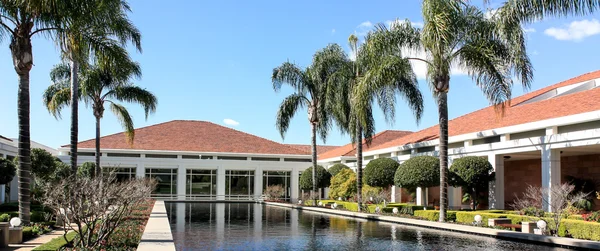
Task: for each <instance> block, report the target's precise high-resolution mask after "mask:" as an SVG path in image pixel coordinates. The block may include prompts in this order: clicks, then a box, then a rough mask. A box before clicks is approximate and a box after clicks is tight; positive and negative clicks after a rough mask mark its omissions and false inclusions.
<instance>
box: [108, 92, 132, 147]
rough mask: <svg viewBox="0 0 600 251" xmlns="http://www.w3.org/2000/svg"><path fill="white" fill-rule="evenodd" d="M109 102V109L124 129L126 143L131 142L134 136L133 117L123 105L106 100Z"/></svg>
mask: <svg viewBox="0 0 600 251" xmlns="http://www.w3.org/2000/svg"><path fill="white" fill-rule="evenodd" d="M107 102H109V103H110V110H111V111H112V112H113V113H114V114H115V116H116V117H117V119H118V120H119V122H120V123H121V126H122V127H123V129H125V136H126V137H127V143H129V144H130V145H132V144H133V140H134V138H135V129H134V128H133V119H132V118H131V115H129V111H127V108H125V107H124V106H122V105H120V104H117V103H114V102H111V101H108V100H107Z"/></svg>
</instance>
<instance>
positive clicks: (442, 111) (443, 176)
mask: <svg viewBox="0 0 600 251" xmlns="http://www.w3.org/2000/svg"><path fill="white" fill-rule="evenodd" d="M438 114H439V125H440V219H439V221H440V222H444V221H446V210H447V209H448V177H447V172H448V93H447V92H446V91H440V92H438Z"/></svg>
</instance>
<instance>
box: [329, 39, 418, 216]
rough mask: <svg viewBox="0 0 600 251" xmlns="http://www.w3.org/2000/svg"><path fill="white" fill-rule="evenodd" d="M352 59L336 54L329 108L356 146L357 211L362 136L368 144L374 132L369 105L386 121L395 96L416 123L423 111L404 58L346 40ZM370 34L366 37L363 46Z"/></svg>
mask: <svg viewBox="0 0 600 251" xmlns="http://www.w3.org/2000/svg"><path fill="white" fill-rule="evenodd" d="M348 42H349V45H350V48H351V50H352V54H353V55H355V57H356V58H355V59H354V60H352V59H349V58H348V57H347V55H345V53H343V52H342V54H340V55H338V58H342V59H338V61H342V62H345V66H346V67H341V68H339V69H338V71H337V72H336V73H334V74H333V76H332V78H331V79H330V81H331V82H332V83H331V84H332V85H335V86H336V88H335V89H336V91H335V93H336V94H337V95H338V96H337V98H335V99H334V100H336V102H337V104H333V105H330V107H332V109H333V114H334V118H335V121H336V122H337V123H338V125H339V126H340V128H341V129H342V131H343V132H347V133H348V134H350V135H352V137H351V138H352V142H353V143H355V144H356V158H357V159H356V161H357V162H356V163H357V171H356V173H357V180H358V182H357V201H358V209H359V211H360V210H361V202H362V158H363V157H362V144H363V137H364V138H365V141H366V143H367V144H370V143H371V139H372V136H373V135H374V133H375V122H374V118H373V114H372V104H373V102H374V99H377V101H378V104H379V107H380V108H381V110H382V111H383V114H384V115H385V119H386V121H388V122H393V121H394V117H395V104H396V95H397V94H400V95H401V96H403V97H404V98H405V99H406V101H407V102H408V105H409V106H410V108H411V109H412V110H413V112H414V114H415V117H416V119H417V121H418V120H420V118H421V114H422V112H423V97H422V95H421V92H420V91H419V88H418V83H417V78H416V76H415V74H414V72H413V71H412V68H411V66H410V63H409V62H408V60H407V59H403V58H401V57H397V53H399V51H398V50H394V51H384V50H369V48H370V47H368V46H360V47H359V46H358V38H357V37H356V36H355V35H351V36H350V37H349V38H348ZM372 42H376V41H371V34H369V35H367V37H366V41H365V43H366V44H369V43H372Z"/></svg>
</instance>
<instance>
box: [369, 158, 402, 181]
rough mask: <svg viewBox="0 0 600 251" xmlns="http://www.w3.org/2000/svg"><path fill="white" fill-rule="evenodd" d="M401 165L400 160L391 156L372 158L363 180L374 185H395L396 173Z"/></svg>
mask: <svg viewBox="0 0 600 251" xmlns="http://www.w3.org/2000/svg"><path fill="white" fill-rule="evenodd" d="M399 165H400V164H398V162H396V161H395V160H393V159H389V158H381V159H374V160H371V161H369V164H367V167H365V170H364V171H363V174H364V175H363V182H364V183H365V184H367V185H369V186H372V187H389V186H391V185H394V175H395V174H396V170H397V169H398V166H399Z"/></svg>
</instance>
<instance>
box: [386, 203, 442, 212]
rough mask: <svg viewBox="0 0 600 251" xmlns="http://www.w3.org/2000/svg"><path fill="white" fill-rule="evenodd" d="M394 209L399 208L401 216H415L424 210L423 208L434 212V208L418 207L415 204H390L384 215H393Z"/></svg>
mask: <svg viewBox="0 0 600 251" xmlns="http://www.w3.org/2000/svg"><path fill="white" fill-rule="evenodd" d="M394 208H398V213H399V214H408V215H414V212H415V211H417V210H423V208H425V209H427V210H433V207H429V206H427V207H426V206H417V205H415V204H406V203H392V204H388V206H387V207H386V208H384V209H383V212H384V213H393V212H394Z"/></svg>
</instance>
